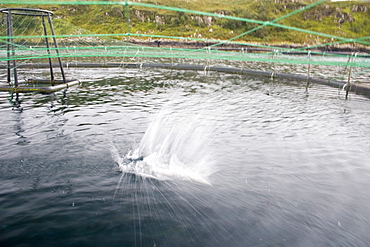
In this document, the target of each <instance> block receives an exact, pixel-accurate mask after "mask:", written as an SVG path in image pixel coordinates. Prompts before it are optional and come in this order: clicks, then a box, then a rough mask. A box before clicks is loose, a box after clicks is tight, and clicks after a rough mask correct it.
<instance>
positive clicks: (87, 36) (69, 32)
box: [0, 0, 370, 69]
mask: <svg viewBox="0 0 370 247" xmlns="http://www.w3.org/2000/svg"><path fill="white" fill-rule="evenodd" d="M326 2H328V0H320V1H315V2H313V3H311V4H309V5H306V6H304V7H302V8H300V9H297V10H295V11H292V12H291V13H288V14H286V15H283V16H281V17H278V18H276V19H274V20H272V21H261V20H254V19H247V18H241V17H236V16H228V15H223V14H217V13H208V12H203V11H197V10H190V9H184V8H177V7H169V6H161V5H155V4H148V3H141V2H132V1H120V2H115V1H41V0H39V1H33V0H13V1H12V0H0V3H1V4H3V5H4V4H6V6H7V7H11V6H12V5H16V6H20V4H24V5H25V6H28V7H29V6H33V5H37V6H44V5H45V7H48V6H50V5H68V6H69V5H112V6H114V5H116V6H123V7H124V10H125V11H126V13H125V17H126V19H125V22H126V23H125V25H126V27H127V29H126V32H124V33H103V34H102V33H100V34H95V33H91V32H89V31H87V30H84V29H82V28H79V27H76V26H73V25H72V24H70V23H63V20H55V21H57V23H58V24H59V25H65V27H66V31H65V33H60V34H57V35H50V33H51V32H50V30H47V31H48V35H45V34H44V32H43V30H42V28H40V24H37V23H36V21H35V20H32V21H30V19H31V17H27V18H24V17H23V16H18V17H16V18H14V26H15V31H14V35H13V36H8V35H2V36H0V44H1V45H0V63H1V62H3V63H6V62H8V61H13V60H16V61H17V65H18V66H19V65H21V64H22V63H26V62H29V61H34V60H37V59H40V60H46V59H48V58H56V57H60V58H81V59H83V58H90V57H104V58H108V57H109V58H170V59H195V60H207V61H209V60H227V61H243V62H266V63H273V64H277V63H278V64H312V65H323V66H341V67H359V68H367V69H368V68H370V59H369V56H368V54H363V53H361V54H360V53H349V54H338V53H328V52H320V51H318V50H315V49H317V48H319V47H327V46H334V45H339V44H341V45H343V44H347V45H348V46H358V45H361V46H362V47H365V48H368V46H369V45H370V36H366V37H361V38H345V37H339V36H335V35H329V34H325V33H320V32H316V31H311V30H305V29H301V28H297V27H292V26H286V25H283V24H279V23H278V22H279V21H281V20H283V19H285V18H289V17H291V16H293V15H296V14H298V13H301V12H304V11H307V10H308V9H310V8H313V7H315V6H317V5H320V4H323V3H326ZM138 7H139V8H145V9H147V10H148V11H151V10H153V9H160V10H165V11H172V12H182V13H187V14H191V15H197V16H210V17H214V18H221V19H228V20H234V21H241V22H246V23H253V24H256V25H259V26H257V27H255V28H252V29H250V30H248V31H246V32H243V33H240V34H237V35H235V36H234V37H232V38H230V39H228V40H222V41H220V40H218V39H212V38H201V37H180V36H169V35H158V34H143V33H131V29H130V27H131V23H130V14H129V13H130V11H132V9H134V8H138ZM130 8H131V9H130ZM102 14H104V13H102ZM36 19H37V18H36ZM28 22H29V23H28ZM25 23H28V24H25ZM268 26H271V27H276V28H281V29H284V30H290V31H292V32H301V33H305V34H307V35H313V36H317V37H322V38H327V39H329V40H330V42H329V43H321V44H316V45H311V46H306V47H297V48H283V47H278V46H271V45H261V44H253V43H248V42H245V41H240V40H239V39H240V38H241V37H243V36H245V35H248V34H250V33H253V32H255V31H257V30H259V29H263V28H266V27H268ZM17 27H22V28H19V29H17ZM3 33H4V31H3ZM52 38H56V39H57V40H58V43H59V44H60V47H59V48H58V49H56V48H55V47H54V48H53V47H51V48H46V47H45V42H46V41H45V40H46V39H47V40H52ZM132 38H138V39H140V38H145V39H163V40H175V41H179V42H185V41H187V42H203V43H209V44H210V45H208V46H206V47H202V48H199V49H188V48H176V47H173V48H171V47H148V46H145V45H135V44H132V43H130V42H129V41H130V39H132ZM9 45H10V46H11V47H12V49H13V50H14V51H8V50H7V49H6V48H7V47H9ZM225 45H226V46H227V45H229V46H238V47H242V48H240V49H239V50H236V49H234V50H233V51H230V50H225V49H222V48H223V47H224V46H225ZM253 48H261V50H260V51H259V52H249V51H250V50H252V49H253ZM57 51H59V53H58V52H57Z"/></svg>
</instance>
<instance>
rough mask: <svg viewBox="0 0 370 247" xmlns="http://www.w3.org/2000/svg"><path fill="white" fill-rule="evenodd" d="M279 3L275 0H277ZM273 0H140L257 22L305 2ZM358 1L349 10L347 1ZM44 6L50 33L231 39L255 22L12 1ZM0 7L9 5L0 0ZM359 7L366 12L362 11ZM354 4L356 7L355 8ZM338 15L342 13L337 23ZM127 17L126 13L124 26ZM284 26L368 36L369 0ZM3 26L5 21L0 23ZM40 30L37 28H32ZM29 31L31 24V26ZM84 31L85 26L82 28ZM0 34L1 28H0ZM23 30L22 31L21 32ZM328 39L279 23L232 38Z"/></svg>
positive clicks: (310, 13) (323, 9)
mask: <svg viewBox="0 0 370 247" xmlns="http://www.w3.org/2000/svg"><path fill="white" fill-rule="evenodd" d="M0 2H1V0H0ZM278 2H279V1H278ZM280 2H282V3H275V1H274V0H262V1H254V0H229V1H214V0H141V3H150V4H156V5H163V6H172V7H178V8H185V9H190V10H200V11H205V12H210V13H219V14H225V15H230V16H237V17H242V18H248V19H256V20H261V21H272V20H274V19H276V18H278V17H280V16H284V15H286V14H288V13H290V12H292V11H294V10H297V9H300V8H302V7H304V6H307V5H308V4H311V1H305V0H301V1H299V2H297V1H295V2H294V3H292V2H291V1H280ZM354 5H356V6H359V7H358V8H357V11H353V6H354ZM17 6H18V7H31V8H41V9H48V10H52V11H53V12H54V17H53V18H54V19H55V21H54V23H55V29H56V33H58V34H71V33H72V34H73V33H80V32H91V33H98V34H102V33H126V32H128V30H129V31H130V32H131V33H142V34H154V35H167V36H181V37H191V36H193V37H194V33H195V34H196V37H202V38H212V39H223V40H227V39H231V38H233V37H235V36H236V35H238V34H241V33H243V32H246V31H248V30H250V29H252V28H255V27H257V26H258V25H257V24H253V23H246V22H243V21H235V20H229V19H223V18H216V17H212V23H208V24H207V23H205V22H204V19H203V16H197V15H195V14H191V13H181V12H174V11H169V10H161V9H149V8H144V7H137V6H130V7H129V13H127V11H126V6H122V5H119V4H117V5H40V6H35V5H17ZM2 7H15V6H10V5H4V4H1V5H0V8H2ZM364 7H366V8H367V11H364ZM358 9H361V11H359V10H358ZM340 15H345V17H346V18H347V19H346V18H345V19H344V20H342V23H339V22H338V20H339V19H340V17H338V16H340ZM127 16H129V17H130V28H129V29H128V23H127ZM278 23H279V24H284V25H287V26H292V27H297V28H302V29H306V30H311V31H316V32H322V33H327V34H331V35H335V36H342V37H348V38H358V37H364V36H368V35H369V32H368V30H370V4H369V3H366V2H365V3H364V2H351V3H345V2H335V3H333V2H330V1H329V2H327V3H324V4H321V5H318V6H316V7H314V8H312V9H309V10H306V11H304V12H302V13H299V14H296V15H293V16H290V17H289V18H286V19H283V20H281V21H279V22H278ZM0 25H1V27H4V25H5V22H4V21H3V22H1V23H0ZM18 25H19V26H18V28H19V30H20V29H22V28H23V29H26V28H29V26H28V25H29V24H27V22H18ZM38 28H39V29H40V27H38ZM33 30H34V29H33ZM84 30H85V31H84ZM0 32H2V35H4V28H2V29H0ZM25 33H27V34H28V31H25ZM318 40H320V41H322V42H323V41H327V42H328V41H329V39H328V38H320V37H316V36H312V35H308V34H306V33H299V32H294V31H289V30H284V29H281V28H276V27H270V26H266V27H263V28H261V29H259V30H257V31H255V32H252V33H250V34H248V35H245V36H242V37H240V38H239V39H238V41H243V42H251V41H257V42H273V43H282V42H284V43H306V44H315V43H317V41H318Z"/></svg>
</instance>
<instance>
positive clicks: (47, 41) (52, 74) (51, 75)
mask: <svg viewBox="0 0 370 247" xmlns="http://www.w3.org/2000/svg"><path fill="white" fill-rule="evenodd" d="M42 26H43V27H44V34H45V41H46V48H47V51H48V55H49V58H48V59H49V67H50V83H51V85H53V86H54V73H53V64H52V62H51V57H50V46H49V39H48V37H47V36H48V32H47V31H46V24H45V18H44V16H42Z"/></svg>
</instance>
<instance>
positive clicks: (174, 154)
mask: <svg viewBox="0 0 370 247" xmlns="http://www.w3.org/2000/svg"><path fill="white" fill-rule="evenodd" d="M191 108H192V107H183V108H181V109H176V108H174V107H171V106H167V107H166V108H163V109H162V110H161V111H160V112H159V113H158V114H156V115H155V117H154V118H153V119H152V121H151V122H150V124H149V127H148V129H147V130H146V132H145V134H144V136H143V138H142V140H141V141H140V143H139V145H137V146H136V147H133V148H132V149H131V150H129V152H128V153H127V154H125V155H124V157H121V156H120V155H119V154H118V151H117V149H116V148H113V150H112V155H113V159H114V160H115V162H116V163H117V164H118V166H119V168H120V170H121V171H122V172H123V173H132V174H136V175H139V176H142V177H150V178H155V179H158V180H174V179H181V180H190V181H197V182H200V183H205V184H210V181H209V177H210V175H211V174H212V173H214V172H215V159H214V151H213V142H212V139H213V138H212V135H213V130H214V126H212V121H210V120H209V119H207V118H205V117H204V116H205V115H204V114H202V113H199V111H198V113H195V112H196V111H194V109H191Z"/></svg>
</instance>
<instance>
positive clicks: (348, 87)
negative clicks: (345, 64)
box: [346, 66, 352, 99]
mask: <svg viewBox="0 0 370 247" xmlns="http://www.w3.org/2000/svg"><path fill="white" fill-rule="evenodd" d="M351 73H352V66H351V67H349V71H348V80H347V86H346V99H348V94H349V90H351Z"/></svg>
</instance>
